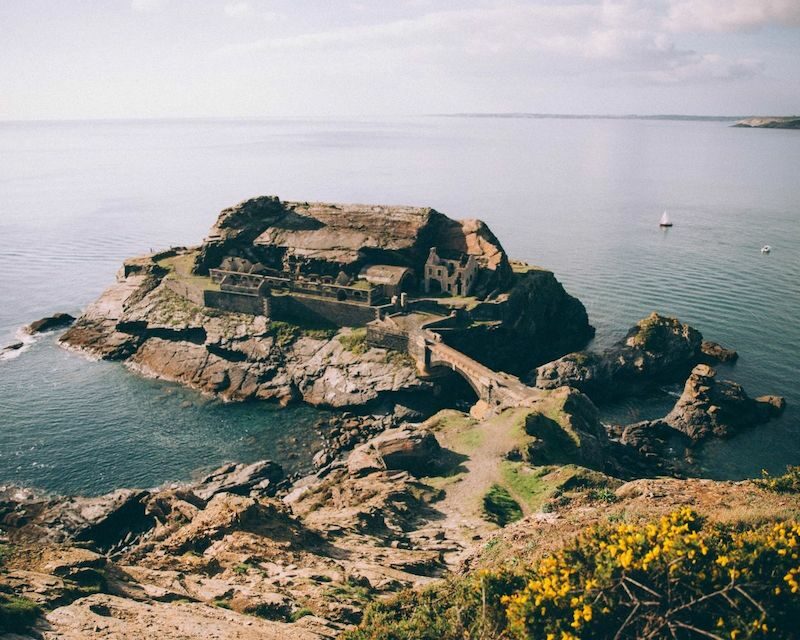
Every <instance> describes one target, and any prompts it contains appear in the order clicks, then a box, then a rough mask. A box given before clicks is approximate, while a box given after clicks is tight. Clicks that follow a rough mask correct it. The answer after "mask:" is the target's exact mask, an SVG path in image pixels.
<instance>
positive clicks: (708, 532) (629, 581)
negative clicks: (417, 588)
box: [345, 508, 800, 640]
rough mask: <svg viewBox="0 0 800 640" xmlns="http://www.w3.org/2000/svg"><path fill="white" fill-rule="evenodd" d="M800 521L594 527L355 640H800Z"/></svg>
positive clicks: (391, 611)
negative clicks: (554, 549) (558, 547)
mask: <svg viewBox="0 0 800 640" xmlns="http://www.w3.org/2000/svg"><path fill="white" fill-rule="evenodd" d="M798 620H800V523H797V522H786V521H784V522H778V523H776V524H770V525H762V526H758V527H753V526H749V527H745V528H742V529H735V528H732V527H729V526H723V525H709V524H707V523H705V522H704V521H703V520H702V518H700V517H699V516H698V515H697V514H696V513H694V512H693V511H692V510H691V509H689V508H682V509H679V510H677V511H675V512H673V513H671V514H669V515H667V516H664V517H663V518H661V519H660V520H658V521H655V522H649V523H644V524H625V523H623V524H618V525H616V526H614V527H608V526H605V527H596V528H592V529H589V530H588V531H587V532H585V533H584V534H583V535H581V536H580V537H578V538H577V539H576V540H574V541H573V542H571V543H569V544H567V545H566V546H565V547H564V548H562V549H561V550H560V551H558V552H556V553H555V554H553V555H550V556H546V557H544V558H543V559H541V560H540V561H538V562H537V563H536V564H535V565H533V566H530V567H527V568H525V569H522V570H516V569H513V570H512V569H505V570H501V571H496V572H491V571H490V572H487V571H480V572H476V573H473V574H471V575H468V576H467V577H465V578H461V579H453V580H451V581H449V582H446V583H444V584H443V585H437V586H434V587H431V588H428V589H426V590H425V591H422V592H406V593H404V594H402V595H401V596H400V597H399V598H397V599H396V600H394V601H391V602H387V603H380V604H375V605H372V606H371V607H370V608H369V609H368V610H367V612H366V615H365V617H364V620H363V622H362V624H361V626H360V627H359V629H358V630H357V631H355V632H352V633H351V634H350V635H346V636H345V637H346V638H349V640H367V639H370V640H404V639H408V640H410V639H411V638H420V639H422V640H427V639H431V640H433V638H436V639H437V640H463V639H464V638H503V639H509V640H511V639H516V640H523V639H525V640H531V639H536V640H538V639H542V640H548V639H552V640H576V639H589V638H591V639H592V640H611V639H612V638H613V639H619V640H623V639H627V640H633V639H638V638H654V639H656V638H680V639H684V638H686V639H689V638H698V639H699V638H712V639H714V638H715V639H717V640H720V639H722V638H725V639H731V640H737V639H738V640H742V639H745V638H776V639H779V640H782V639H786V640H788V639H789V638H796V637H797V633H796V631H797V621H798Z"/></svg>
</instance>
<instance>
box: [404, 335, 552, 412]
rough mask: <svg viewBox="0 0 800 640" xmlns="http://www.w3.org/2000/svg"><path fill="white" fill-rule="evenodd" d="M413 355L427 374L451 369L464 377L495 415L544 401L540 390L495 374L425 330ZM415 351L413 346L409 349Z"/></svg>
mask: <svg viewBox="0 0 800 640" xmlns="http://www.w3.org/2000/svg"><path fill="white" fill-rule="evenodd" d="M414 342H415V343H416V344H414V347H416V348H410V349H409V351H410V352H411V354H412V355H413V356H414V357H415V358H416V360H417V366H418V367H419V369H420V372H421V373H423V374H430V373H431V372H433V371H435V370H436V369H438V368H447V369H450V370H452V371H455V372H456V373H458V374H459V375H461V377H463V378H464V379H465V380H466V381H467V382H468V383H469V385H470V386H471V387H472V389H473V390H474V391H475V394H476V395H477V396H478V399H479V400H480V401H482V402H483V403H485V405H486V408H488V409H489V410H491V411H501V410H503V409H505V408H508V407H520V406H530V405H531V404H532V403H533V402H535V401H537V400H539V399H540V398H541V397H542V392H541V391H540V390H539V389H535V388H533V387H529V386H528V385H526V384H524V383H523V382H522V381H521V380H520V379H519V378H517V377H516V376H512V375H510V374H508V373H504V372H502V371H495V370H493V369H490V368H489V367H487V366H486V365H483V364H481V363H480V362H478V361H477V360H474V359H473V358H470V357H469V356H468V355H466V354H464V353H462V352H461V351H458V350H457V349H454V348H453V347H450V346H448V345H446V344H445V343H444V342H442V341H441V338H440V337H439V336H438V335H437V334H436V333H434V332H433V331H430V330H427V329H423V330H422V331H421V332H420V334H419V335H418V336H416V339H415V340H414ZM409 346H410V347H411V345H409Z"/></svg>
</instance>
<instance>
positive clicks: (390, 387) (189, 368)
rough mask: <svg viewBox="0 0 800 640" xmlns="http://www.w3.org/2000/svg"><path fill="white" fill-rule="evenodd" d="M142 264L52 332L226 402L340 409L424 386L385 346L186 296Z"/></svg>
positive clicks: (105, 356)
mask: <svg viewBox="0 0 800 640" xmlns="http://www.w3.org/2000/svg"><path fill="white" fill-rule="evenodd" d="M154 266H155V265H151V268H150V271H149V272H148V273H145V274H142V273H136V274H132V275H128V276H127V277H124V276H120V280H119V281H118V282H117V283H116V284H115V285H112V286H111V287H110V288H109V289H108V290H107V291H106V292H105V293H103V295H102V296H101V297H100V299H99V300H98V301H97V302H95V303H93V304H92V305H91V306H90V307H89V308H88V309H87V310H86V312H85V313H84V314H83V316H81V318H80V319H79V320H78V321H77V322H76V323H75V324H74V325H73V326H72V327H71V328H70V329H69V330H68V331H67V332H66V333H65V334H64V335H63V336H62V337H61V342H62V344H64V345H65V346H67V347H69V348H72V349H76V350H80V351H83V352H85V353H88V354H89V355H91V356H94V357H99V358H103V359H110V360H123V361H126V364H127V365H128V366H129V367H130V368H131V369H133V370H134V371H137V372H138V373H141V374H143V375H146V376H151V377H155V378H160V379H164V380H170V381H174V382H179V383H181V384H184V385H186V386H189V387H193V388H195V389H198V390H200V391H203V392H205V393H209V394H212V395H216V396H219V397H222V398H224V399H226V400H249V399H258V400H276V401H280V402H282V403H287V402H292V401H294V400H301V399H302V400H304V401H305V402H308V403H310V404H314V405H323V406H332V407H345V406H356V405H364V404H368V403H371V402H374V401H377V400H379V399H380V398H383V397H391V396H394V395H397V394H402V392H409V391H417V390H424V389H429V388H431V385H430V384H429V383H426V382H423V381H421V380H419V379H418V378H417V376H416V371H415V370H414V368H413V366H410V365H409V363H407V362H404V361H403V360H401V359H396V358H391V357H389V355H388V353H387V351H386V350H385V349H369V350H367V351H366V352H364V353H358V354H356V353H353V352H352V351H350V350H348V349H346V348H345V346H344V345H343V344H342V341H340V340H339V339H338V337H337V336H335V335H331V334H332V333H333V332H329V333H327V334H325V333H320V332H314V331H310V332H308V333H307V334H304V333H303V332H302V331H301V330H300V329H299V328H297V329H296V330H293V329H292V327H287V326H285V325H283V324H280V323H270V322H269V321H268V319H267V318H265V317H263V316H252V315H247V314H240V313H226V312H220V311H217V310H212V309H207V308H205V307H202V306H199V305H196V304H193V303H192V302H190V301H189V300H186V299H185V298H182V297H181V296H179V295H178V294H177V293H175V292H174V291H173V290H172V289H170V288H169V287H168V286H167V283H165V282H163V280H162V279H161V278H160V277H159V275H158V272H157V271H156V270H155V268H154Z"/></svg>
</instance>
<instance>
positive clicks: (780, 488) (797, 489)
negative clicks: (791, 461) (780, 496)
mask: <svg viewBox="0 0 800 640" xmlns="http://www.w3.org/2000/svg"><path fill="white" fill-rule="evenodd" d="M761 476H762V477H761V479H760V480H755V481H754V482H755V483H756V484H757V485H759V486H760V487H763V488H764V489H769V490H770V491H776V492H778V493H800V465H798V466H792V465H789V466H787V467H786V473H784V474H783V475H780V476H775V477H774V478H773V477H771V476H770V475H769V473H767V472H766V471H762V472H761Z"/></svg>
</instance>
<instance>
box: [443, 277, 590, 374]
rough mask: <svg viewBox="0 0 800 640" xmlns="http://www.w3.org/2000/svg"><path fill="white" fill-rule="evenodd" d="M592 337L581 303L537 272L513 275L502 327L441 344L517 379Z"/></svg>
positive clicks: (480, 329) (487, 327)
mask: <svg viewBox="0 0 800 640" xmlns="http://www.w3.org/2000/svg"><path fill="white" fill-rule="evenodd" d="M593 335H594V328H593V327H592V326H591V325H590V324H589V318H588V316H587V314H586V308H585V307H584V306H583V303H582V302H581V301H580V300H578V299H577V298H575V297H573V296H571V295H570V294H569V293H567V292H566V291H565V289H564V287H563V285H562V284H561V283H560V282H559V281H558V280H557V279H556V277H555V276H554V275H553V273H552V272H550V271H544V270H538V269H537V270H530V271H527V272H526V273H519V274H516V275H515V283H514V285H513V287H512V288H511V290H510V291H509V293H508V298H507V302H506V310H505V312H504V314H503V322H502V324H478V325H476V326H474V327H471V328H470V329H468V330H466V331H463V332H460V333H458V334H456V335H453V336H452V337H448V338H447V342H448V343H449V344H451V346H453V347H454V348H456V349H458V350H459V351H462V352H464V353H466V354H467V355H469V356H471V357H473V358H475V359H476V360H479V361H480V362H483V363H484V364H486V365H487V366H489V367H492V368H494V369H500V370H502V371H508V372H510V373H513V374H515V375H522V374H524V373H527V372H528V370H529V369H530V368H531V367H533V366H536V365H537V364H541V363H543V362H547V361H548V360H551V359H552V358H556V357H558V356H560V355H561V354H563V353H567V352H570V351H574V350H576V349H580V348H581V347H583V346H584V345H585V344H586V343H587V342H588V341H589V340H590V339H591V338H592V336H593ZM559 386H560V385H559Z"/></svg>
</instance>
